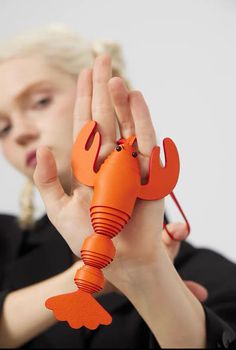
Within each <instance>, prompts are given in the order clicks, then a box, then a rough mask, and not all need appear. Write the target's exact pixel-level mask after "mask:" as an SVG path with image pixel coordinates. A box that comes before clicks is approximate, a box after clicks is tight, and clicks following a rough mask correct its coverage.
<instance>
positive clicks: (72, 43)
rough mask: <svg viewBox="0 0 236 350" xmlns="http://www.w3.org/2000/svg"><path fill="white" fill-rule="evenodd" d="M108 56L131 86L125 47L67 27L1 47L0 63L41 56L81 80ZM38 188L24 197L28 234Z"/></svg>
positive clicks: (29, 187) (22, 221) (22, 214)
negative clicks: (97, 61) (83, 72)
mask: <svg viewBox="0 0 236 350" xmlns="http://www.w3.org/2000/svg"><path fill="white" fill-rule="evenodd" d="M102 53H108V54H110V56H111V58H112V75H113V76H119V77H122V78H123V79H124V80H125V82H126V85H127V86H128V87H130V83H129V81H128V80H127V78H126V77H125V74H124V61H123V58H122V51H121V47H120V46H119V44H118V43H116V42H110V41H101V40H98V41H95V42H90V41H88V40H85V39H84V38H82V37H81V36H79V35H78V34H77V33H74V32H72V31H70V30H69V29H67V28H65V27H64V26H55V25H54V26H50V27H48V28H44V29H40V30H36V31H32V32H30V33H26V34H24V35H21V36H17V37H15V38H14V39H12V40H9V41H8V42H6V43H5V44H2V45H1V46H0V63H2V62H4V61H6V60H9V59H13V58H19V57H27V56H32V55H37V57H42V58H44V59H45V61H46V62H48V63H49V64H51V65H53V66H55V67H56V68H58V69H61V70H63V71H64V72H66V73H68V74H71V75H75V76H78V75H79V73H80V71H81V69H83V68H92V66H93V63H94V60H95V58H96V57H97V56H98V55H100V54H102ZM33 189H34V184H33V182H32V181H31V180H30V179H27V182H26V185H25V188H24V190H23V191H22V193H21V197H20V211H19V215H18V223H19V226H20V227H21V229H23V230H26V229H30V228H32V227H33V226H34V220H35V219H34V205H33Z"/></svg>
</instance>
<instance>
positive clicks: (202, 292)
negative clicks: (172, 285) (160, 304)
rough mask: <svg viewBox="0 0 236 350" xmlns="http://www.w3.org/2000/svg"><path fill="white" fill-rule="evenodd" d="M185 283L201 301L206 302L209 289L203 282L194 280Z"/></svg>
mask: <svg viewBox="0 0 236 350" xmlns="http://www.w3.org/2000/svg"><path fill="white" fill-rule="evenodd" d="M184 283H185V284H186V286H187V287H188V289H189V290H190V291H191V292H192V293H193V294H194V295H195V297H196V298H197V299H198V300H199V301H201V302H204V301H205V300H206V299H207V298H208V291H207V289H206V288H205V287H203V286H202V285H201V284H199V283H196V282H193V281H184Z"/></svg>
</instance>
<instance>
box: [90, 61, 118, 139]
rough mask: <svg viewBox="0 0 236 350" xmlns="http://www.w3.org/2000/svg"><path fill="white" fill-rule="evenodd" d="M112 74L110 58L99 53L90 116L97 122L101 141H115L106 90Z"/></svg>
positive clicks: (113, 116)
mask: <svg viewBox="0 0 236 350" xmlns="http://www.w3.org/2000/svg"><path fill="white" fill-rule="evenodd" d="M111 76H112V66H111V58H110V56H109V55H107V54H106V55H100V56H98V57H97V58H96V61H95V64H94V69H93V96H92V116H93V119H94V120H96V121H97V122H98V129H99V131H100V133H101V135H102V140H103V142H111V143H113V144H114V143H115V141H116V119H115V113H114V109H113V105H112V101H111V97H110V94H109V90H108V81H109V80H110V79H111Z"/></svg>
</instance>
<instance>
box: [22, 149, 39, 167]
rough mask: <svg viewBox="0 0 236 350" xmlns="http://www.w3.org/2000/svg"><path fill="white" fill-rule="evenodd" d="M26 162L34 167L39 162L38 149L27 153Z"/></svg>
mask: <svg viewBox="0 0 236 350" xmlns="http://www.w3.org/2000/svg"><path fill="white" fill-rule="evenodd" d="M25 163H26V165H27V166H30V167H34V166H35V165H36V164H37V160H36V150H34V151H31V152H29V153H28V154H27V156H26V161H25Z"/></svg>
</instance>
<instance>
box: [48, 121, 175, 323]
mask: <svg viewBox="0 0 236 350" xmlns="http://www.w3.org/2000/svg"><path fill="white" fill-rule="evenodd" d="M95 128H96V122H95V121H90V122H88V123H87V124H86V125H85V126H84V127H83V128H82V130H81V132H80V134H79V135H78V137H77V140H76V142H75V144H74V146H73V150H72V162H71V164H72V170H73V174H74V176H75V177H76V179H77V180H78V181H79V182H80V183H83V184H85V185H87V186H93V187H94V193H93V198H92V202H91V206H90V217H91V222H92V225H93V228H94V231H95V233H93V234H92V235H90V236H89V237H88V238H86V239H85V241H84V243H83V245H82V248H81V257H82V259H83V262H84V266H83V267H82V268H80V269H79V270H77V272H76V275H75V279H74V280H75V283H76V285H77V287H78V290H77V291H75V292H72V293H69V294H62V295H58V296H55V297H52V298H49V299H48V300H47V301H46V307H47V308H48V309H50V310H53V311H54V314H55V317H56V319H57V320H60V321H67V322H68V323H69V325H70V326H71V327H72V328H76V329H77V328H80V327H82V326H85V327H87V328H89V329H96V328H97V327H98V326H99V325H100V324H103V325H108V324H110V323H111V321H112V318H111V316H110V315H109V313H108V312H107V311H106V310H105V309H104V308H103V307H102V306H101V305H100V304H99V303H98V302H97V301H96V299H95V298H94V297H93V296H92V294H93V293H96V292H98V291H100V290H102V288H103V285H104V276H103V273H102V271H101V269H103V268H105V267H106V266H107V265H108V264H110V263H111V262H112V260H113V258H114V256H115V247H114V245H113V242H112V238H113V237H115V236H116V235H117V234H118V233H119V232H120V231H121V230H122V229H123V227H124V225H125V224H126V223H127V222H128V220H129V219H130V218H131V215H132V212H133V209H134V205H135V201H136V199H137V198H140V199H145V200H157V199H161V198H163V197H165V196H166V195H168V194H169V193H170V192H171V191H172V190H173V188H174V187H175V185H176V183H177V180H178V176H179V156H178V151H177V149H176V146H175V144H174V142H173V141H172V140H171V139H169V138H166V139H164V142H163V144H164V151H165V161H166V164H165V167H162V166H161V161H160V147H158V146H155V147H154V148H153V150H152V154H151V158H150V164H149V179H148V183H147V184H144V185H142V184H141V175H140V169H139V161H138V159H137V155H138V154H137V152H136V151H135V149H134V147H133V143H134V142H135V140H136V137H135V136H130V137H129V138H128V139H126V140H125V139H120V140H119V141H118V145H117V146H116V148H115V150H114V151H113V152H111V154H110V155H109V156H108V157H107V158H106V160H105V161H104V163H103V164H102V165H101V167H100V169H99V170H98V172H97V173H96V172H95V171H94V169H95V164H96V160H97V157H98V153H99V149H100V145H101V136H100V134H99V132H96V133H95ZM94 133H95V136H94V139H93V142H92V144H91V146H90V148H89V149H87V148H88V147H86V146H87V145H88V142H89V140H90V138H91V137H92V135H94Z"/></svg>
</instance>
